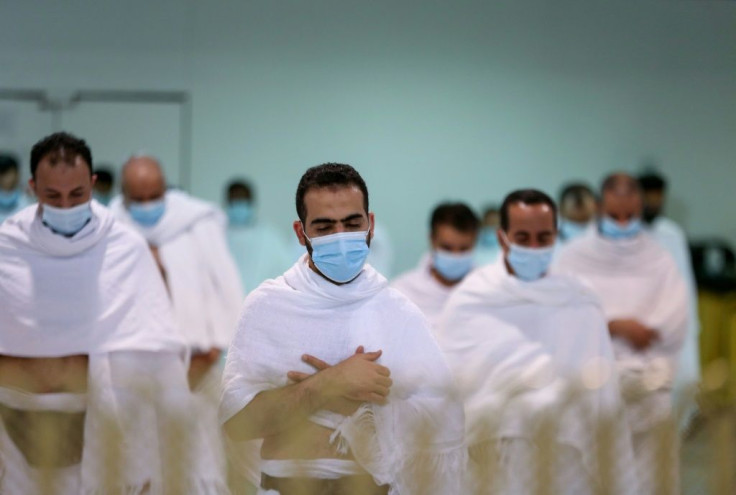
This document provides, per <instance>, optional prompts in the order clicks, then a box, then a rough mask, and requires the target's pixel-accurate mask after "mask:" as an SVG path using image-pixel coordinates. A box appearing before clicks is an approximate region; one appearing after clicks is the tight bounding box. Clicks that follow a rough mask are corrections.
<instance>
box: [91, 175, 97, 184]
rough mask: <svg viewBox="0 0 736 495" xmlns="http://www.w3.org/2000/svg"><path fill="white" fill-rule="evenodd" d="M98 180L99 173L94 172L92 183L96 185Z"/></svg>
mask: <svg viewBox="0 0 736 495" xmlns="http://www.w3.org/2000/svg"><path fill="white" fill-rule="evenodd" d="M96 182H97V174H92V185H93V186H94V185H95V183H96Z"/></svg>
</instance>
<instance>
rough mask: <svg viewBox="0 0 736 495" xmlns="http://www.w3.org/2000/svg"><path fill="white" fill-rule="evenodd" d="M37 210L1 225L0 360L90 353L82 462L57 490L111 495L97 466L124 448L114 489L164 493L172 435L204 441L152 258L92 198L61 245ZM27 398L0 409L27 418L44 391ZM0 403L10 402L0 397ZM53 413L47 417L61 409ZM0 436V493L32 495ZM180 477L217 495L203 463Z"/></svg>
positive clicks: (104, 468) (24, 471) (183, 353)
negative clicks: (81, 221)
mask: <svg viewBox="0 0 736 495" xmlns="http://www.w3.org/2000/svg"><path fill="white" fill-rule="evenodd" d="M37 209H38V208H37V206H36V205H34V206H31V207H28V208H26V209H25V210H23V211H21V212H20V213H18V214H17V215H15V216H14V217H11V218H10V219H8V220H7V221H6V222H5V223H4V224H3V225H2V226H0V301H2V311H0V330H1V331H0V354H2V355H8V356H17V357H26V358H42V357H45V358H50V357H62V356H69V355H88V356H89V364H88V366H89V367H88V389H87V396H86V405H85V407H86V416H85V422H84V446H83V451H82V461H81V464H80V465H78V466H77V467H76V468H75V469H77V473H76V474H75V473H69V472H66V474H67V475H69V476H67V477H66V478H67V480H70V479H71V480H73V483H71V484H64V486H67V487H68V488H69V491H63V489H60V491H59V492H58V493H60V494H63V495H71V494H75V495H76V494H85V495H93V494H101V493H110V492H111V490H110V488H111V487H109V486H108V485H106V483H107V481H108V480H107V479H106V476H107V474H108V472H109V471H108V468H111V466H108V465H106V464H105V459H106V455H107V454H108V453H109V452H110V449H111V448H113V447H119V448H120V449H121V450H120V456H121V458H120V461H121V465H120V466H118V467H119V468H120V478H119V479H116V481H117V482H118V485H119V486H118V487H116V488H118V489H120V490H121V491H120V492H121V493H141V492H143V490H144V488H145V486H146V485H148V486H149V489H150V492H149V493H151V494H159V493H162V492H164V491H165V489H166V487H165V486H164V474H163V467H162V464H161V454H162V453H164V452H166V451H167V449H170V448H171V447H172V446H171V445H169V444H168V443H167V442H165V441H164V439H167V438H168V439H170V438H173V437H172V436H171V432H170V431H169V428H170V427H175V426H176V425H179V426H181V427H182V428H183V429H184V430H185V431H187V432H188V433H189V434H190V435H192V436H191V437H188V436H187V435H179V436H178V438H180V439H181V440H182V442H184V443H182V444H181V445H179V446H177V451H178V452H188V451H189V450H196V449H198V448H199V443H201V439H200V437H199V435H200V433H199V430H198V427H197V425H196V423H194V422H192V421H191V418H188V412H187V411H189V410H190V409H191V393H190V392H189V388H188V384H187V382H186V369H185V363H186V360H187V359H188V357H187V356H188V352H187V347H186V343H185V342H184V339H183V338H182V337H181V335H180V334H179V332H178V331H177V330H176V328H175V327H174V324H173V319H172V315H171V307H170V303H169V301H168V297H167V294H166V290H165V288H164V286H163V282H162V280H161V277H160V276H159V274H158V271H157V269H156V266H155V263H154V260H153V257H152V256H151V254H150V252H149V250H148V247H147V246H146V243H145V241H144V240H143V239H142V238H141V237H140V236H139V235H138V234H136V233H135V232H133V231H132V230H130V229H129V228H128V227H126V226H124V225H122V224H120V223H118V222H116V221H115V220H114V218H113V216H112V214H111V213H110V212H109V211H108V210H107V209H106V208H104V207H102V206H100V205H99V204H98V203H96V202H94V201H93V202H92V219H91V220H90V222H89V223H88V224H87V225H86V226H85V227H84V228H83V229H82V230H81V231H80V232H78V233H77V234H76V235H74V236H72V237H69V238H67V237H64V236H60V235H57V234H54V233H53V232H52V231H51V230H50V229H49V228H48V227H46V226H45V225H43V223H42V221H41V218H40V215H39V214H38V211H37ZM24 397H25V399H24V401H23V402H22V403H17V401H14V403H10V404H6V405H9V406H10V407H14V408H19V409H28V410H33V409H34V408H36V407H37V406H38V405H43V404H44V403H46V402H48V401H47V399H48V398H49V395H48V394H30V393H29V394H26V395H25V396H24ZM0 401H3V402H4V403H7V402H8V401H7V397H5V396H0ZM11 402H12V401H11ZM58 405H59V407H58V408H57V407H56V406H54V407H52V409H58V410H62V411H63V410H65V407H66V406H64V404H58ZM0 430H2V431H1V432H0V434H1V435H2V440H0V444H2V446H3V448H2V452H0V465H5V468H6V474H7V476H6V477H5V478H4V479H2V480H0V492H2V493H8V494H11V495H16V494H25V493H33V490H32V489H26V488H23V487H28V486H33V483H34V481H36V480H34V478H33V469H32V468H30V466H27V465H25V463H24V460H23V459H22V457H19V453H18V452H17V451H14V450H13V449H12V448H10V446H11V444H10V443H8V441H9V439H8V438H7V436H5V435H6V432H5V431H4V429H2V428H0ZM111 439H117V440H118V441H117V442H110V440H111ZM190 440H191V443H190ZM187 455H188V454H187ZM182 460H183V461H184V462H187V459H186V458H184V459H182ZM185 472H186V474H185V475H183V477H182V478H181V479H182V484H183V485H184V486H187V487H189V489H191V491H189V492H188V493H218V492H219V493H223V492H224V490H225V488H224V486H223V480H222V479H219V478H218V477H217V476H218V475H217V472H216V471H214V470H212V469H211V466H209V465H207V464H206V463H204V464H202V465H193V464H192V463H191V462H189V463H188V467H187V470H186V471H185ZM29 484H30V485H29ZM116 493H117V491H116Z"/></svg>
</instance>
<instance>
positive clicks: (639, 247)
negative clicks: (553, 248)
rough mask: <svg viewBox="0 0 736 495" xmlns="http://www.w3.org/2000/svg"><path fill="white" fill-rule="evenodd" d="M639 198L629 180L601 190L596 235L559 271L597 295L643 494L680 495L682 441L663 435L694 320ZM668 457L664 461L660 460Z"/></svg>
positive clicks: (567, 255) (568, 255)
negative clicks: (645, 224)
mask: <svg viewBox="0 0 736 495" xmlns="http://www.w3.org/2000/svg"><path fill="white" fill-rule="evenodd" d="M642 203H643V200H642V193H641V189H640V187H639V182H638V181H637V180H636V179H635V178H633V177H631V176H630V175H627V174H623V173H616V174H611V175H609V176H608V177H607V178H606V179H605V180H604V181H603V184H602V186H601V205H600V219H599V225H598V228H597V229H588V230H587V231H586V232H585V233H584V234H583V236H582V237H581V238H580V239H579V240H578V241H576V242H572V243H569V244H567V245H566V246H564V247H563V248H562V249H561V251H560V253H559V256H558V257H557V260H556V262H555V268H556V270H558V271H559V272H560V273H564V274H568V275H572V276H577V277H579V278H580V279H581V280H582V281H583V282H585V283H586V284H587V285H588V286H589V287H590V288H592V289H593V291H594V292H595V293H596V294H597V295H598V297H599V299H600V302H601V305H602V307H603V313H604V314H605V316H606V319H607V321H608V330H609V333H610V334H611V338H612V342H613V349H614V353H615V356H616V361H617V365H618V371H619V377H620V380H621V391H622V394H623V397H624V400H625V402H626V416H627V419H628V421H629V424H630V426H631V430H632V442H633V445H634V454H635V456H636V463H637V471H638V475H639V481H640V483H641V487H640V491H638V492H637V493H640V494H642V495H645V494H654V493H657V494H671V495H674V494H677V493H679V486H678V485H679V473H680V469H679V456H678V452H679V436H678V435H671V438H670V439H669V440H668V442H671V443H668V444H667V446H666V447H667V448H663V445H662V444H661V438H660V437H661V433H660V432H662V431H666V430H667V429H668V428H669V425H670V423H671V422H672V421H674V420H675V419H676V418H675V414H674V411H673V407H672V406H673V402H672V384H673V381H674V376H675V372H676V370H677V366H678V363H679V360H680V354H681V351H682V347H683V343H684V341H685V338H686V334H687V328H688V324H689V321H690V315H689V312H690V304H689V300H690V299H689V294H688V290H687V285H686V283H685V279H684V278H683V276H682V275H681V274H680V270H679V268H678V266H677V264H676V263H675V260H674V259H673V258H672V256H670V255H669V253H667V251H666V250H665V249H664V248H663V247H661V246H660V245H659V244H658V243H657V242H656V241H655V240H654V239H652V237H651V236H649V235H647V234H646V233H645V232H644V231H643V226H642V220H641V217H642V210H643V206H642ZM663 452H664V453H665V455H663Z"/></svg>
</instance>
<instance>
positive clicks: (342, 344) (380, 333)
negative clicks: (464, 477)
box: [220, 256, 465, 495]
mask: <svg viewBox="0 0 736 495" xmlns="http://www.w3.org/2000/svg"><path fill="white" fill-rule="evenodd" d="M361 345H362V346H364V347H365V350H366V351H374V350H378V349H381V350H382V351H383V355H382V356H381V358H380V359H379V362H380V363H381V364H382V365H384V366H386V367H388V368H389V369H390V370H391V378H392V380H393V387H392V388H391V394H390V396H389V399H388V404H387V405H385V406H376V405H369V404H364V405H363V406H361V408H360V409H359V410H358V411H357V412H356V413H355V415H353V416H352V417H350V418H348V419H347V421H345V422H344V423H343V424H341V425H340V427H339V430H340V431H339V433H340V435H341V436H342V440H343V441H345V442H347V444H348V446H349V448H350V450H351V451H352V453H353V455H354V456H355V458H356V460H357V462H358V463H359V464H360V465H361V466H362V467H363V468H364V469H365V470H366V471H368V472H369V473H370V474H371V475H372V476H373V477H374V479H375V480H376V482H377V483H378V484H385V483H388V484H390V485H391V492H390V493H391V494H392V495H406V494H417V493H420V491H421V489H420V488H419V487H418V486H417V481H419V482H423V483H430V484H429V485H426V486H432V487H433V488H434V490H433V492H435V493H461V491H460V488H459V483H460V480H461V473H462V470H463V469H464V467H465V453H464V449H463V413H462V408H461V405H460V404H459V403H458V402H457V401H456V400H454V398H453V397H452V396H451V388H452V386H451V377H450V373H449V370H448V369H447V365H446V364H445V361H444V358H443V356H442V355H441V353H440V350H439V348H438V347H437V344H436V343H435V341H434V339H433V338H432V336H431V334H430V331H429V328H428V324H427V322H426V320H425V319H424V317H423V316H422V315H421V313H420V312H419V311H418V310H417V308H416V307H415V306H414V305H413V304H411V303H410V302H409V301H408V300H407V299H406V298H405V297H404V296H402V295H401V294H399V293H398V292H397V291H395V290H393V289H390V288H388V287H387V282H386V279H385V278H384V277H383V276H381V275H380V274H378V273H377V272H376V271H375V270H374V269H373V268H371V267H370V266H369V265H366V267H365V268H364V269H363V271H362V272H361V274H360V275H359V277H358V278H357V279H356V280H354V281H353V282H351V283H349V284H346V285H343V286H336V285H334V284H332V283H330V282H328V281H326V280H324V279H323V278H322V277H320V276H319V275H317V274H316V273H314V272H313V271H312V270H311V269H310V268H309V267H308V265H307V258H306V256H304V257H302V258H301V259H300V260H299V261H298V262H297V263H296V264H295V265H294V266H293V267H292V268H291V269H290V270H289V271H287V272H286V273H285V274H284V275H283V276H282V277H279V278H278V279H275V280H268V281H266V282H264V283H263V284H261V286H260V287H259V288H258V289H257V290H256V291H254V292H252V293H251V294H250V295H249V296H248V298H247V299H246V303H245V307H244V309H243V312H242V313H241V319H240V323H239V325H238V330H237V332H236V335H235V338H234V340H233V343H232V346H231V347H230V350H229V352H228V356H227V363H226V365H225V372H224V392H223V398H222V402H221V408H220V412H221V421H222V422H225V421H227V420H228V419H229V418H231V417H232V416H233V415H235V414H236V413H237V412H239V411H240V410H241V409H243V408H244V407H245V406H246V405H247V404H248V403H249V402H250V401H251V400H252V399H253V397H255V395H256V394H258V393H259V392H262V391H264V390H269V389H273V388H277V387H282V386H284V385H287V377H286V374H287V372H288V371H290V370H297V371H304V372H307V373H313V372H314V369H312V368H310V367H309V366H308V365H306V364H305V363H304V362H302V360H301V356H302V355H303V354H305V353H308V354H312V355H314V356H316V357H318V358H320V359H322V360H324V361H326V362H328V363H330V364H337V363H338V362H340V361H342V360H344V359H347V358H348V357H350V356H351V355H352V354H354V352H355V349H356V348H357V347H358V346H361ZM417 433H420V434H419V435H417ZM421 433H426V434H427V435H421ZM418 465H423V466H424V467H425V468H427V471H426V472H423V475H424V477H423V478H422V479H420V480H416V479H414V477H413V476H412V472H413V469H417V466H418ZM427 476H429V479H428V478H427ZM424 493H428V492H426V491H425V492H424Z"/></svg>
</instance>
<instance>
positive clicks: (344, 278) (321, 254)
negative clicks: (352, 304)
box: [302, 227, 370, 284]
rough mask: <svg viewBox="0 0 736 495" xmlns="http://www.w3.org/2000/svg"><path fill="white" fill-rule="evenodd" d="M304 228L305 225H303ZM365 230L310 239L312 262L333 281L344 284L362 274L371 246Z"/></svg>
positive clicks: (367, 232)
mask: <svg viewBox="0 0 736 495" xmlns="http://www.w3.org/2000/svg"><path fill="white" fill-rule="evenodd" d="M302 228H304V227H302ZM369 232H370V231H364V232H340V233H337V234H331V235H325V236H322V237H315V238H314V239H310V238H309V237H307V234H306V232H305V233H304V237H307V240H308V241H309V244H310V245H311V246H312V262H313V263H314V265H315V266H316V267H317V269H318V270H319V271H320V273H321V274H322V275H324V276H325V277H327V278H328V279H330V280H332V281H333V282H336V283H339V284H344V283H347V282H350V281H351V280H353V279H354V278H355V277H357V276H358V275H359V274H360V271H361V270H362V269H363V265H365V260H366V258H367V257H368V253H369V252H370V248H369V247H368V235H369Z"/></svg>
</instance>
